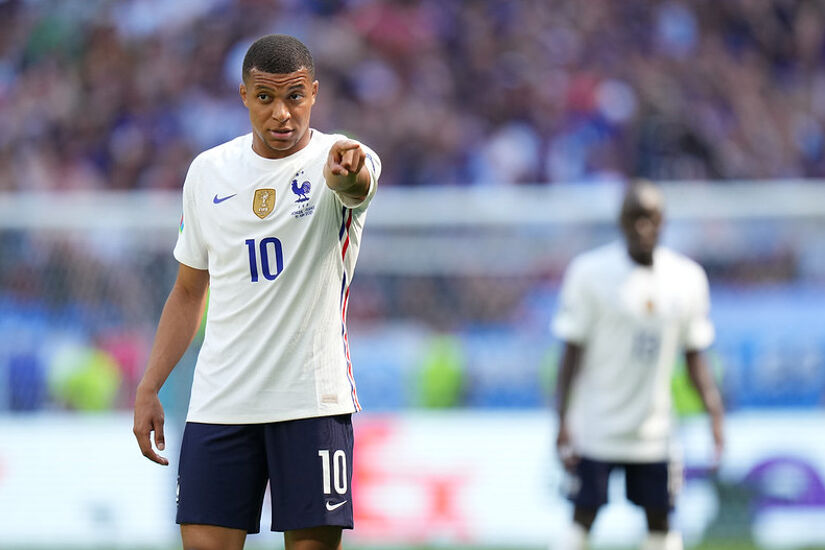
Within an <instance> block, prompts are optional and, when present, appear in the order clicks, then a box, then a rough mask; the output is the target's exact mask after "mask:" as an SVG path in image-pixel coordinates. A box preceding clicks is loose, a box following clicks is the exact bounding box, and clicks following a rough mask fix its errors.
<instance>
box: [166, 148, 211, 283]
mask: <svg viewBox="0 0 825 550" xmlns="http://www.w3.org/2000/svg"><path fill="white" fill-rule="evenodd" d="M196 163H197V159H195V161H193V162H192V164H191V165H190V166H189V172H188V173H187V174H186V180H185V181H184V183H183V214H182V215H181V219H180V230H179V232H178V242H177V244H175V250H174V255H175V259H176V260H177V261H179V262H180V263H182V264H184V265H188V266H189V267H193V268H195V269H207V267H208V266H209V263H208V256H207V249H206V243H205V241H204V239H203V233H202V232H201V228H200V223H199V220H198V209H197V198H196V196H195V193H194V189H195V187H196V186H197V181H198V173H199V170H198V166H197V164H196Z"/></svg>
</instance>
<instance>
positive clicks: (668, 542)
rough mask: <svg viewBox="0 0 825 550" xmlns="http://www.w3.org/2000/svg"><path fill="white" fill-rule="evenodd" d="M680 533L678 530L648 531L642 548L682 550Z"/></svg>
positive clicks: (648, 549) (647, 549) (646, 549)
mask: <svg viewBox="0 0 825 550" xmlns="http://www.w3.org/2000/svg"><path fill="white" fill-rule="evenodd" d="M682 549H683V546H682V534H681V533H680V532H679V531H668V532H667V533H659V532H657V533H648V534H647V538H646V539H645V542H644V544H642V550H682Z"/></svg>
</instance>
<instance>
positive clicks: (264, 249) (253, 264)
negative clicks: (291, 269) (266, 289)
mask: <svg viewBox="0 0 825 550" xmlns="http://www.w3.org/2000/svg"><path fill="white" fill-rule="evenodd" d="M245 242H246V248H247V251H248V252H249V276H250V279H251V282H253V283H257V282H258V256H260V258H261V270H260V271H261V274H262V275H263V276H264V279H266V280H267V281H274V280H275V279H276V278H277V277H278V275H280V274H281V271H283V270H284V252H283V249H282V248H281V241H279V240H278V239H276V238H275V237H267V238H265V239H261V242H260V243H257V244H258V246H257V247H256V246H255V244H256V243H255V239H247V240H246V241H245ZM270 251H272V252H273V253H274V254H275V273H272V265H271V264H270V263H269V260H270V256H269V254H270Z"/></svg>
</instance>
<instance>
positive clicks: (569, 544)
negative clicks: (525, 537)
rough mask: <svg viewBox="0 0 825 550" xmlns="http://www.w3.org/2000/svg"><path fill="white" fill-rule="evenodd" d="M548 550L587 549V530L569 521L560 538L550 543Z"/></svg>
mask: <svg viewBox="0 0 825 550" xmlns="http://www.w3.org/2000/svg"><path fill="white" fill-rule="evenodd" d="M550 550H587V531H586V530H585V528H584V527H583V526H582V525H580V524H578V523H576V522H575V521H571V522H570V524H569V525H568V527H567V529H566V530H565V531H564V533H562V536H561V538H560V540H559V541H558V542H556V543H551V544H550Z"/></svg>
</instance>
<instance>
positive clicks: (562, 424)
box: [556, 342, 582, 470]
mask: <svg viewBox="0 0 825 550" xmlns="http://www.w3.org/2000/svg"><path fill="white" fill-rule="evenodd" d="M581 357H582V347H581V346H580V345H578V344H574V343H573V342H565V343H564V351H563V352H562V355H561V361H560V366H559V377H558V383H557V387H556V413H557V414H558V419H559V432H558V434H557V436H556V451H557V452H558V453H559V458H560V459H561V461H562V462H563V463H564V467H565V468H567V469H568V470H572V469H573V468H574V467H575V466H576V463H577V462H578V460H579V457H578V456H576V453H575V451H574V450H573V441H572V439H571V438H570V431H569V430H568V428H567V404H568V402H569V400H570V387H571V386H572V385H573V379H574V378H575V377H576V374H577V373H578V370H579V365H580V364H581Z"/></svg>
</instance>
